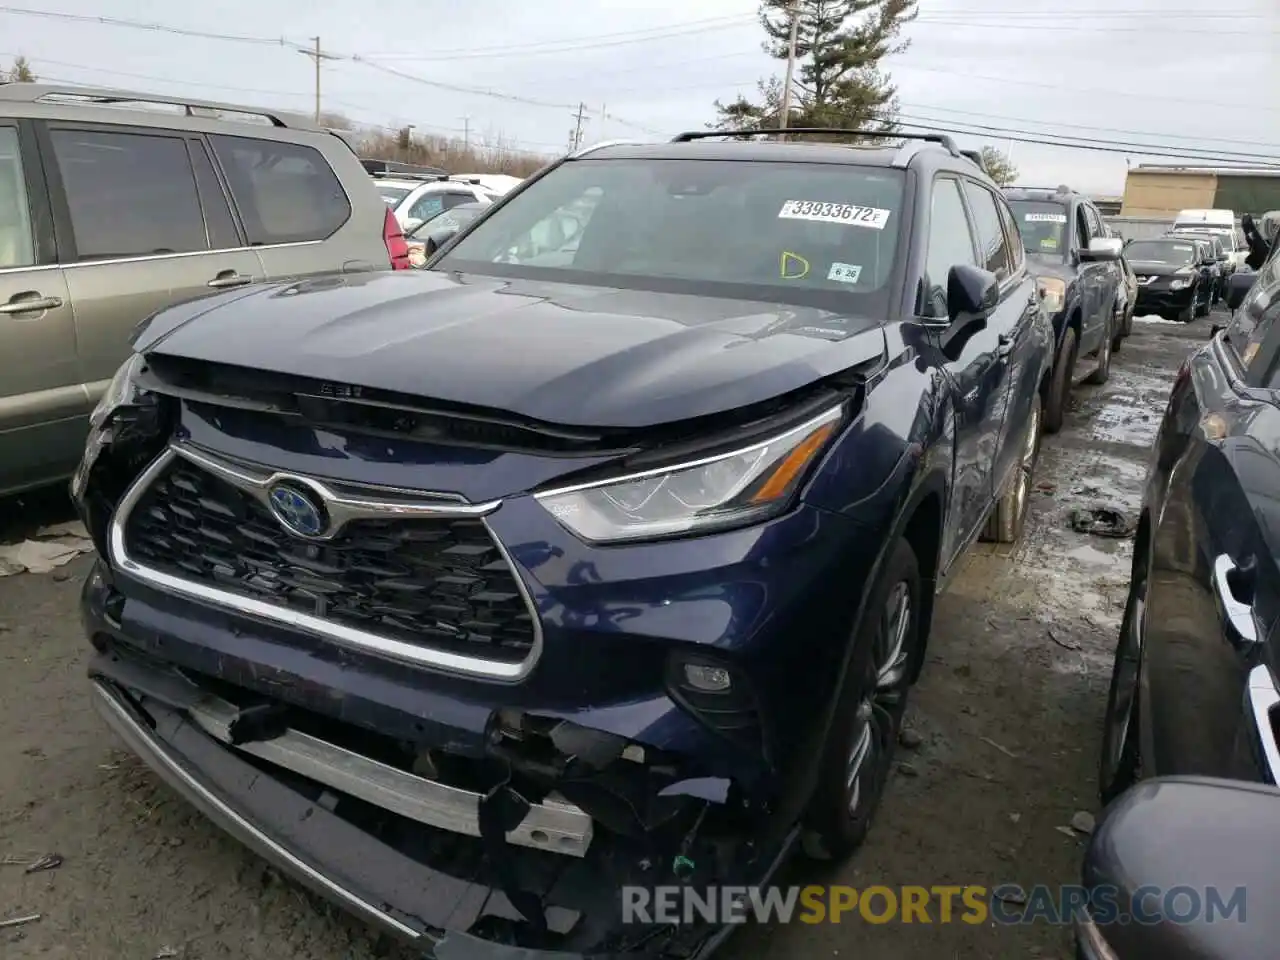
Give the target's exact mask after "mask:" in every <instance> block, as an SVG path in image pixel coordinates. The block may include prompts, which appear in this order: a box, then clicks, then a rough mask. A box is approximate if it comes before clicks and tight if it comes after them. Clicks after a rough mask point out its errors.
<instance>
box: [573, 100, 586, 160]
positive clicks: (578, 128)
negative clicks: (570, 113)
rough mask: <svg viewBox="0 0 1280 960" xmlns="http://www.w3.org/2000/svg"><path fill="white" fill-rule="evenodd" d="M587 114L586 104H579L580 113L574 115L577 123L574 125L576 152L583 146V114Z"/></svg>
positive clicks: (574, 146)
mask: <svg viewBox="0 0 1280 960" xmlns="http://www.w3.org/2000/svg"><path fill="white" fill-rule="evenodd" d="M586 112H587V105H586V104H585V103H579V104H578V112H577V113H576V114H574V119H575V122H574V125H573V149H575V150H577V149H578V148H579V147H580V146H582V120H583V114H585V113H586Z"/></svg>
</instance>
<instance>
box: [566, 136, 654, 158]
mask: <svg viewBox="0 0 1280 960" xmlns="http://www.w3.org/2000/svg"><path fill="white" fill-rule="evenodd" d="M642 143H644V141H643V140H601V141H600V142H599V143H592V144H589V145H588V146H585V147H583V148H582V149H580V150H575V151H574V152H573V153H571V154H569V156H571V157H585V156H586V155H587V154H588V153H591V152H593V151H595V150H603V149H604V148H605V147H637V146H640V145H641V144H642Z"/></svg>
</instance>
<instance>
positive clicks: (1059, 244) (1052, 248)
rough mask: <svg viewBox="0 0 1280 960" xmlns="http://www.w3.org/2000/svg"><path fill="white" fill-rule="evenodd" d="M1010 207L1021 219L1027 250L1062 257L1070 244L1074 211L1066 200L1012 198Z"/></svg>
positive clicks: (1016, 217)
mask: <svg viewBox="0 0 1280 960" xmlns="http://www.w3.org/2000/svg"><path fill="white" fill-rule="evenodd" d="M1009 209H1011V210H1012V211H1013V218H1014V219H1015V220H1016V221H1017V222H1018V232H1019V233H1021V234H1022V245H1023V247H1024V248H1025V249H1026V251H1027V253H1035V254H1040V255H1046V256H1054V257H1057V256H1062V255H1063V254H1065V253H1066V251H1067V248H1068V247H1069V246H1070V245H1069V244H1068V243H1067V238H1068V236H1069V234H1068V232H1067V227H1068V224H1069V223H1070V217H1069V216H1068V214H1069V213H1070V211H1069V210H1068V208H1067V205H1066V204H1065V203H1053V202H1050V201H1036V200H1010V201H1009Z"/></svg>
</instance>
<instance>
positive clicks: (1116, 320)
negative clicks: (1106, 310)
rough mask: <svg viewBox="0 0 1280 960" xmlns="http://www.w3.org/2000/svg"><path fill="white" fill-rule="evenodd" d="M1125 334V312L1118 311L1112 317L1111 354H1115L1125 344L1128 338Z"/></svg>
mask: <svg viewBox="0 0 1280 960" xmlns="http://www.w3.org/2000/svg"><path fill="white" fill-rule="evenodd" d="M1127 335H1128V334H1126V333H1125V332H1124V310H1123V308H1122V309H1120V310H1117V311H1116V312H1115V313H1113V314H1112V315H1111V352H1112V353H1115V352H1116V351H1117V350H1119V349H1120V347H1121V346H1122V345H1123V344H1124V338H1125V337H1126V336H1127Z"/></svg>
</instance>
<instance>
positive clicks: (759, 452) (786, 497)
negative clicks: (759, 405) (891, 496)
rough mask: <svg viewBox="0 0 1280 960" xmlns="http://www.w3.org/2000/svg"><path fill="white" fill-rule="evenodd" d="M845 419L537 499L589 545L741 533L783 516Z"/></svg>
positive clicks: (830, 417) (838, 412)
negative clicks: (745, 527)
mask: <svg viewBox="0 0 1280 960" xmlns="http://www.w3.org/2000/svg"><path fill="white" fill-rule="evenodd" d="M843 417H844V411H843V408H841V407H833V408H832V409H830V410H828V411H827V412H826V413H823V414H822V415H821V416H818V417H815V418H814V419H812V420H810V421H809V422H807V423H805V424H802V425H801V426H798V427H795V428H793V429H791V430H788V431H787V432H786V433H783V434H781V435H780V436H777V437H775V438H773V439H772V440H767V441H765V442H763V443H758V444H755V445H754V446H751V447H747V448H746V449H743V450H735V451H734V452H732V453H726V454H721V455H719V456H715V457H707V458H706V459H703V460H697V461H694V462H692V463H685V464H679V465H676V466H671V467H663V468H662V469H660V470H648V471H645V472H644V473H637V474H632V475H631V476H627V477H619V478H617V479H614V480H605V481H601V482H599V483H591V484H584V485H583V486H579V487H568V488H565V489H562V490H550V491H547V492H546V493H540V494H537V496H536V499H537V500H538V501H539V502H540V503H541V504H542V505H543V506H544V507H546V508H547V510H549V511H550V512H551V514H552V516H554V517H555V518H556V519H557V520H559V521H560V522H561V523H562V524H564V525H565V526H566V527H568V528H569V529H570V530H571V531H573V532H574V533H575V534H577V535H578V536H580V537H582V538H583V539H584V540H591V541H595V542H617V541H622V540H641V539H647V538H653V537H663V536H671V535H673V534H681V533H688V532H693V531H698V532H704V531H707V530H712V529H723V528H725V527H731V526H742V525H744V524H747V523H754V522H758V521H760V520H763V519H764V518H765V517H768V516H771V515H773V514H776V513H779V512H781V511H782V510H785V509H786V508H787V506H788V504H789V503H790V502H791V497H792V495H793V494H794V493H795V491H796V489H797V488H798V487H799V486H800V483H801V482H802V481H803V479H804V476H805V474H806V473H807V472H808V467H809V466H810V465H811V464H812V463H813V462H814V461H815V460H816V459H817V457H818V455H819V454H820V453H821V452H822V450H823V448H824V447H825V446H826V444H827V441H828V440H830V439H831V437H832V436H833V435H834V434H835V432H836V429H837V427H838V426H839V425H840V422H841V420H842V419H843Z"/></svg>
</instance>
